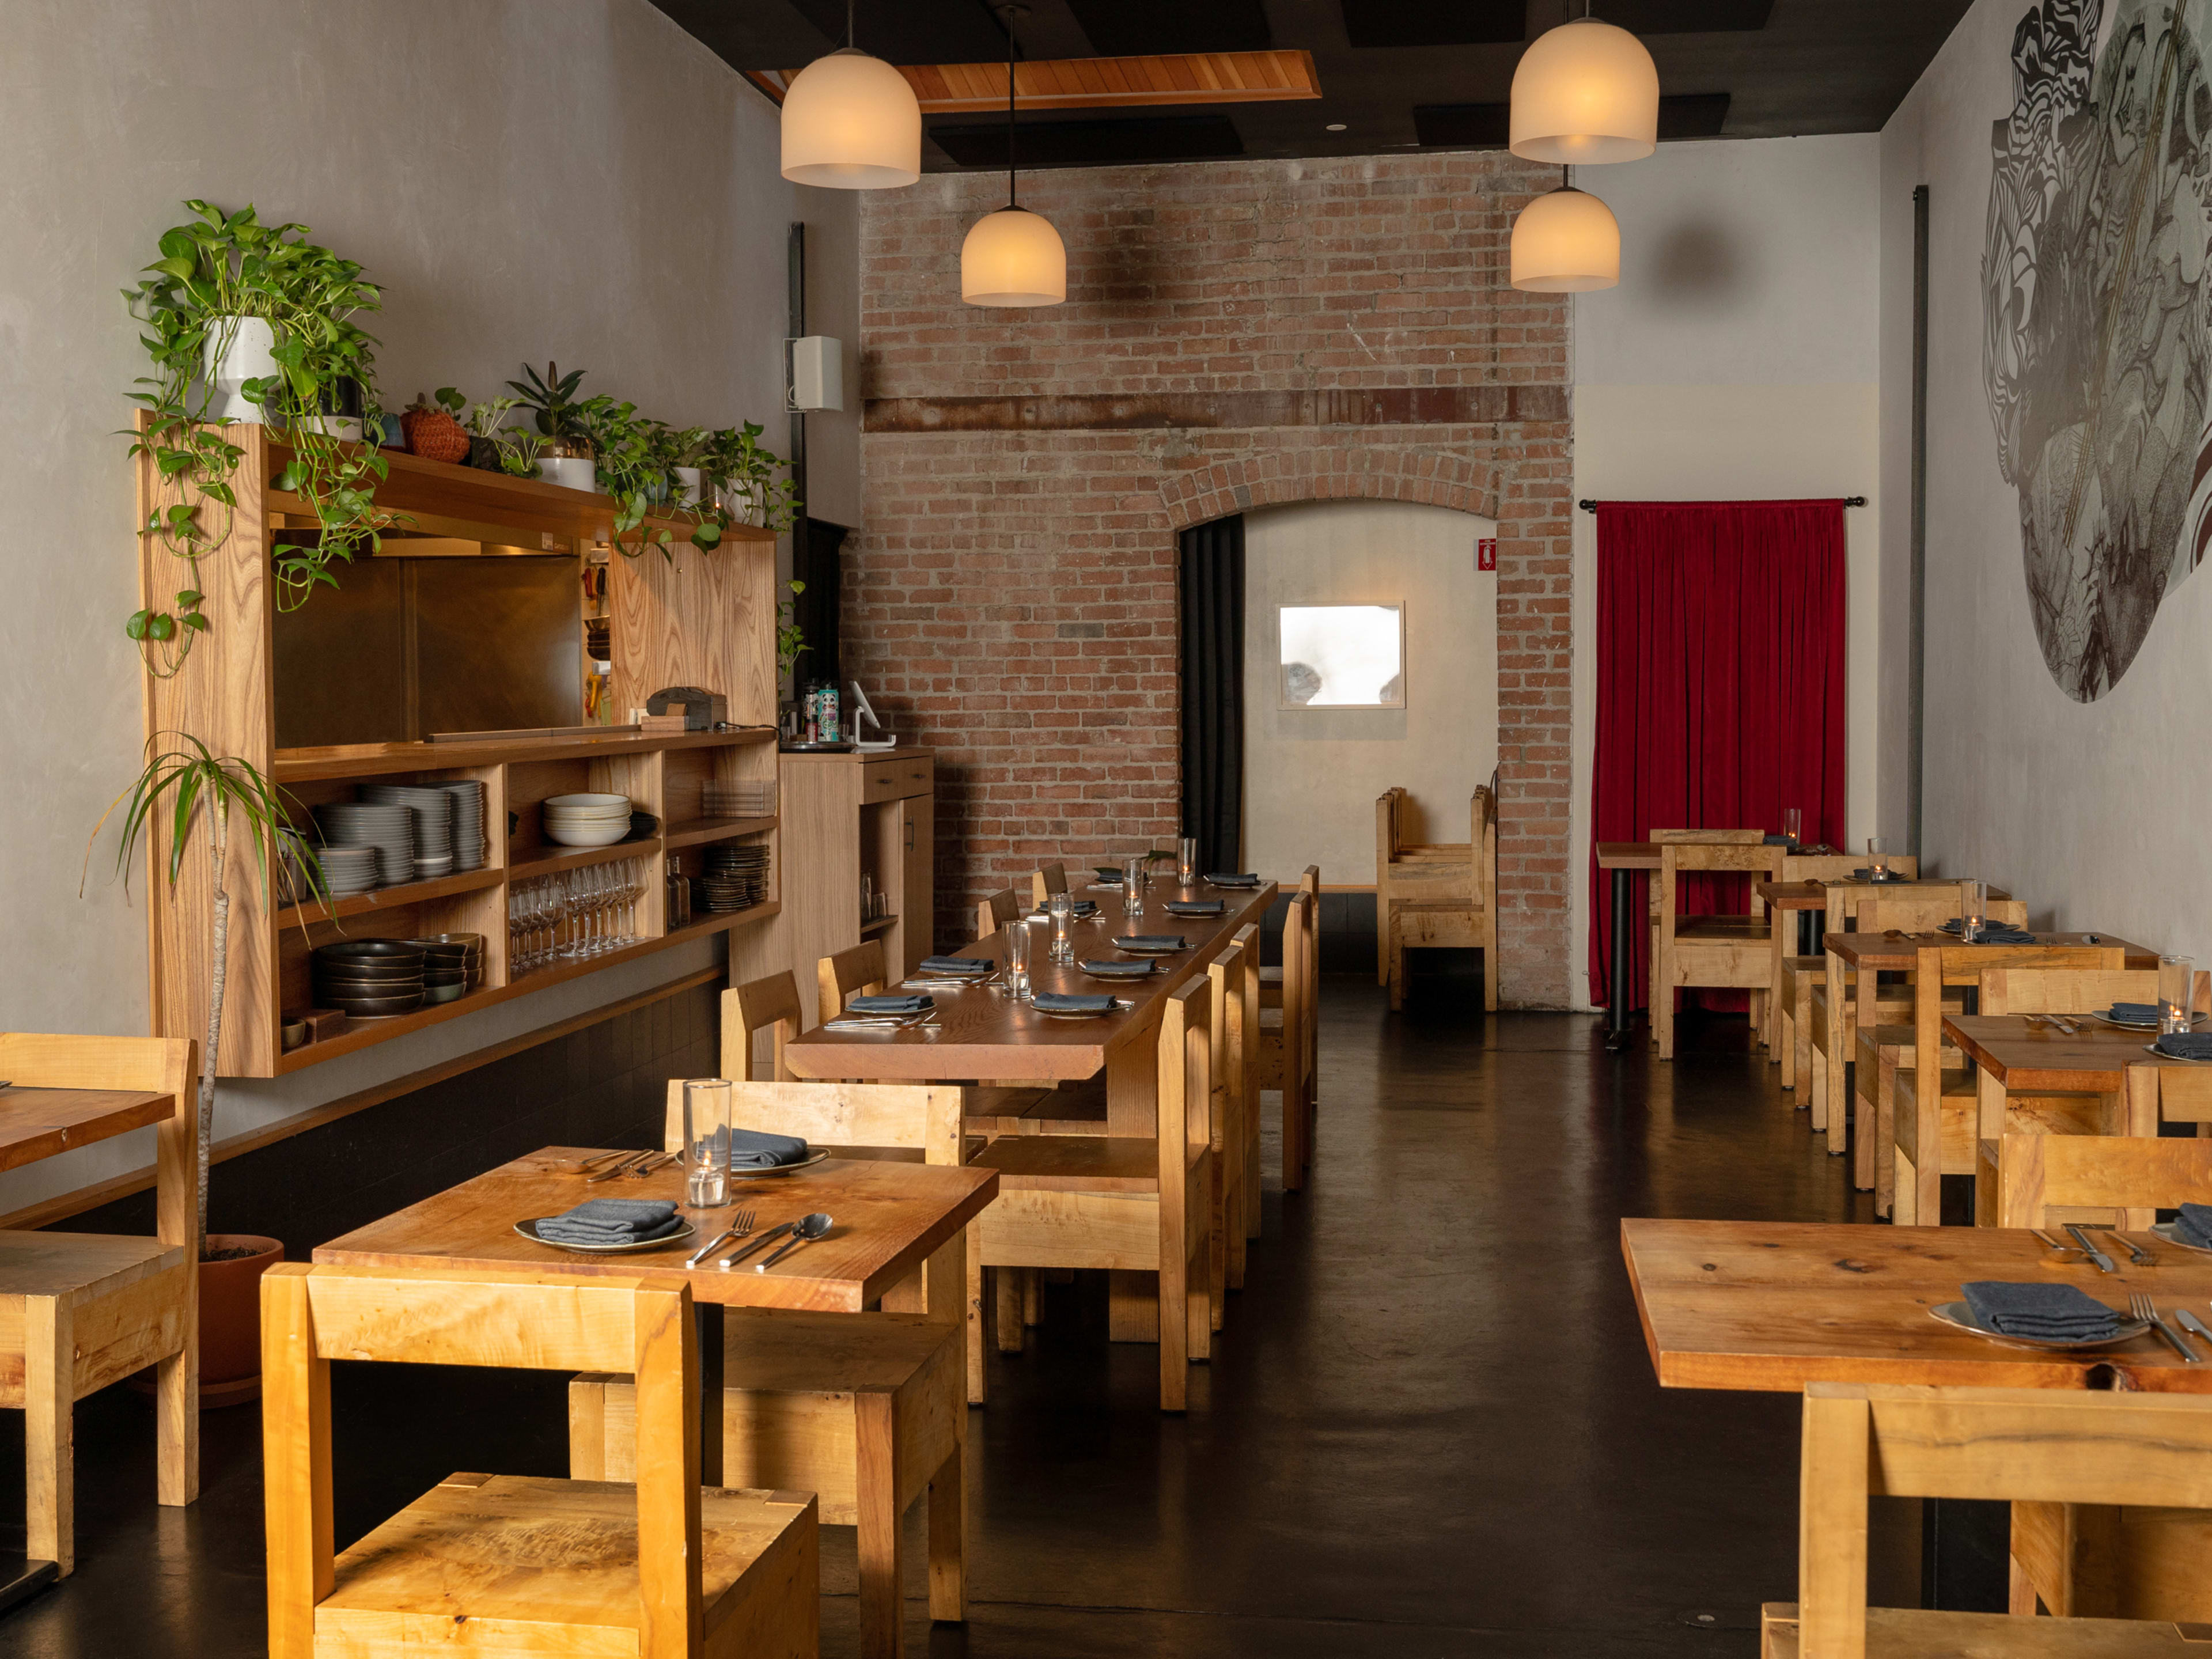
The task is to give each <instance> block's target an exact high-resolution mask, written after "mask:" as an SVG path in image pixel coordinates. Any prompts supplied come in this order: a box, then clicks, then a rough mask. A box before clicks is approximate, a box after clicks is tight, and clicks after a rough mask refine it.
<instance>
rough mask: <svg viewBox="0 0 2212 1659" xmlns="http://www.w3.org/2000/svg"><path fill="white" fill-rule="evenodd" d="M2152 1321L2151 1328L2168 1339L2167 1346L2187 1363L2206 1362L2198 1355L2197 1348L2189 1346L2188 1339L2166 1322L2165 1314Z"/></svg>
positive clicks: (2197, 1363)
mask: <svg viewBox="0 0 2212 1659" xmlns="http://www.w3.org/2000/svg"><path fill="white" fill-rule="evenodd" d="M2150 1323H2151V1328H2152V1329H2153V1330H2154V1331H2156V1332H2157V1333H2158V1334H2160V1336H2162V1337H2164V1338H2165V1339H2166V1346H2168V1347H2170V1348H2172V1350H2173V1351H2174V1352H2176V1353H2178V1354H2179V1355H2180V1356H2181V1358H2182V1361H2183V1363H2184V1364H2190V1365H2201V1364H2203V1363H2204V1362H2203V1360H2202V1359H2200V1358H2198V1357H2197V1350H2196V1349H2194V1348H2192V1347H2191V1346H2189V1343H2188V1340H2187V1339H2185V1337H2183V1336H2182V1334H2180V1333H2179V1331H2177V1330H2175V1329H2174V1328H2173V1327H2172V1326H2171V1325H2169V1324H2167V1323H2166V1319H2165V1316H2163V1315H2161V1316H2160V1317H2158V1318H2156V1319H2154V1320H2152V1321H2151V1322H2150Z"/></svg>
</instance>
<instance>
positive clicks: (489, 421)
mask: <svg viewBox="0 0 2212 1659" xmlns="http://www.w3.org/2000/svg"><path fill="white" fill-rule="evenodd" d="M519 402H520V399H518V398H487V399H486V400H485V401H484V402H483V403H480V404H470V405H469V412H468V413H467V414H466V415H465V416H463V417H462V422H461V423H462V425H464V426H465V427H466V428H468V433H469V465H471V466H472V467H475V468H476V469H477V471H482V472H498V471H504V470H505V466H504V462H505V458H506V454H507V448H506V446H505V445H504V444H503V443H502V442H501V439H502V438H503V437H505V436H507V435H506V434H504V433H502V432H501V430H500V425H501V422H504V421H505V420H506V419H507V416H508V415H509V414H510V413H511V412H512V411H513V410H514V408H515V406H516V404H518V403H519ZM533 436H534V435H533ZM531 471H532V472H533V473H534V472H535V471H537V456H536V452H535V450H534V448H533V450H532V458H531Z"/></svg>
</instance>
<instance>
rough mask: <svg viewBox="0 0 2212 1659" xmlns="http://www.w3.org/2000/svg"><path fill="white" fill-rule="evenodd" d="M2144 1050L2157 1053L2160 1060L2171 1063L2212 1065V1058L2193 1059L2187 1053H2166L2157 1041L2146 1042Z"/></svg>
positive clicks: (2176, 1064)
mask: <svg viewBox="0 0 2212 1659" xmlns="http://www.w3.org/2000/svg"><path fill="white" fill-rule="evenodd" d="M2143 1052H2144V1053H2145V1054H2156V1055H2157V1056H2158V1057H2159V1058H2160V1060H2165V1061H2166V1062H2167V1063H2168V1064H2170V1065H2174V1066H2212V1060H2191V1058H2190V1057H2189V1056H2188V1055H2187V1054H2166V1053H2165V1052H2164V1051H2163V1050H2161V1049H2160V1048H2159V1046H2158V1044H2156V1043H2155V1042H2146V1043H2144V1044H2143Z"/></svg>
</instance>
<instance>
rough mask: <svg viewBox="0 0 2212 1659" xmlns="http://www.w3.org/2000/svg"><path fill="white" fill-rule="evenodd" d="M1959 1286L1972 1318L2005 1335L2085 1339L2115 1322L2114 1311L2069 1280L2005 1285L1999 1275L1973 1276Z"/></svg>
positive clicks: (2103, 1333) (2116, 1325) (2112, 1328)
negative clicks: (1990, 1277) (2062, 1283)
mask: <svg viewBox="0 0 2212 1659" xmlns="http://www.w3.org/2000/svg"><path fill="white" fill-rule="evenodd" d="M1959 1289H1960V1292H1961V1293H1962V1294H1963V1295H1964V1296H1965V1297H1966V1306H1967V1308H1968V1309H1969V1310H1971V1311H1972V1314H1973V1316H1974V1318H1975V1319H1976V1321H1977V1322H1979V1323H1981V1324H1982V1325H1984V1326H1986V1327H1987V1328H1990V1330H1993V1331H2001V1332H2002V1333H2003V1334H2005V1335H2007V1336H2039V1337H2045V1338H2048V1339H2050V1340H2053V1341H2059V1342H2088V1341H2093V1340H2096V1339H2097V1338H2098V1337H2100V1336H2110V1335H2111V1334H2112V1333H2113V1332H2114V1331H2115V1330H2117V1329H2118V1328H2119V1322H2120V1316H2118V1314H2116V1313H2114V1312H2113V1311H2112V1310H2111V1309H2110V1308H2108V1307H2106V1305H2105V1304H2103V1303H2101V1302H2100V1301H2098V1300H2097V1298H2096V1297H2093V1296H2087V1295H2085V1294H2083V1293H2082V1292H2081V1291H2078V1290H2076V1289H2075V1287H2074V1286H2073V1285H2009V1284H2007V1283H2005V1282H2004V1281H2003V1280H2002V1279H1976V1280H1975V1281H1974V1282H1973V1283H1972V1284H1971V1285H1960V1287H1959Z"/></svg>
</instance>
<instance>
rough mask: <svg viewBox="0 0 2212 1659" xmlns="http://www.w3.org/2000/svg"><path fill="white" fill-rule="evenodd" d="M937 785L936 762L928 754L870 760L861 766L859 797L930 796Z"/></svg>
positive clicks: (865, 799) (866, 798)
mask: <svg viewBox="0 0 2212 1659" xmlns="http://www.w3.org/2000/svg"><path fill="white" fill-rule="evenodd" d="M936 788H937V764H936V763H935V762H934V761H933V760H932V759H931V758H930V757H928V756H927V755H913V756H908V757H907V758H906V759H904V760H896V759H894V760H874V761H869V762H868V763H866V764H865V765H864V766H862V768H861V769H860V799H862V800H864V801H870V800H902V799H905V798H906V797H908V795H927V794H932V793H935V791H936Z"/></svg>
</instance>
